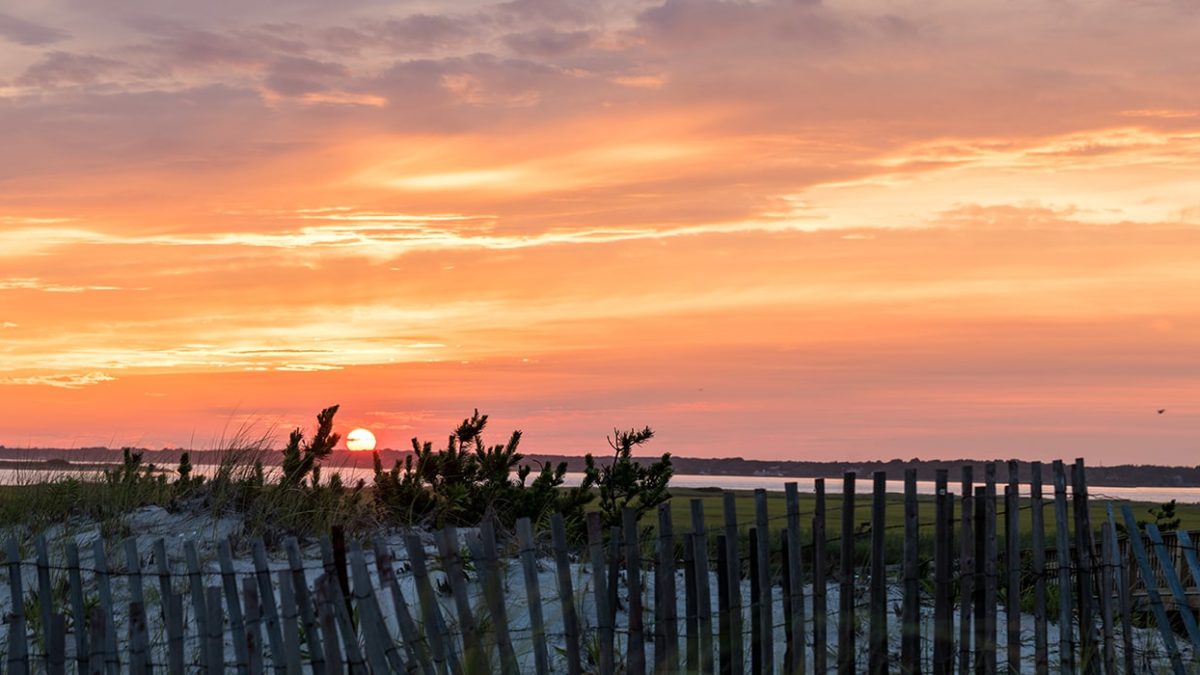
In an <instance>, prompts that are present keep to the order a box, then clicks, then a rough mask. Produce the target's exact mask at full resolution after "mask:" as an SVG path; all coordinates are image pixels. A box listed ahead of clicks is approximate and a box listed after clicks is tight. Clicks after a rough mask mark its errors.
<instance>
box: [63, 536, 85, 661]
mask: <svg viewBox="0 0 1200 675" xmlns="http://www.w3.org/2000/svg"><path fill="white" fill-rule="evenodd" d="M67 585H68V586H69V587H70V592H71V618H72V620H73V621H74V623H75V662H76V665H75V668H76V671H77V672H79V673H86V672H87V669H88V655H89V653H90V650H89V648H88V631H87V610H86V609H85V607H84V602H83V575H82V574H80V571H79V545H78V544H76V543H75V542H74V541H68V542H67Z"/></svg>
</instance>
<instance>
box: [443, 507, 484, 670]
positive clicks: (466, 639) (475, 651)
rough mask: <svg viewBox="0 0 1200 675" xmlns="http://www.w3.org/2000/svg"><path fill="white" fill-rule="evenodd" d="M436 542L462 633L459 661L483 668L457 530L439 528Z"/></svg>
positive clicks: (481, 647) (473, 667)
mask: <svg viewBox="0 0 1200 675" xmlns="http://www.w3.org/2000/svg"><path fill="white" fill-rule="evenodd" d="M437 542H438V553H439V555H440V557H441V559H442V569H444V570H445V571H446V580H447V581H448V582H449V583H450V596H451V598H452V599H453V600H454V608H455V610H456V613H457V615H458V629H459V631H460V632H461V633H462V655H463V661H464V662H465V663H466V664H467V667H468V668H472V669H474V670H476V671H478V672H484V671H486V670H487V660H486V655H485V654H484V650H483V645H482V644H480V641H479V637H478V630H477V627H476V624H475V614H474V612H473V611H472V608H471V596H470V595H469V593H468V592H467V577H466V574H465V573H464V572H463V564H462V559H461V558H460V557H459V555H458V530H457V529H456V528H455V527H453V526H448V527H445V528H443V529H442V530H441V531H440V532H439V533H438V534H437Z"/></svg>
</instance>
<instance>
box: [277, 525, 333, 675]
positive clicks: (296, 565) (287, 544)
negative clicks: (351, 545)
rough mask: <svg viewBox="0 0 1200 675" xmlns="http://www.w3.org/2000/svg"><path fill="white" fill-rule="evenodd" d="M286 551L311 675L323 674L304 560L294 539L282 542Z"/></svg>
mask: <svg viewBox="0 0 1200 675" xmlns="http://www.w3.org/2000/svg"><path fill="white" fill-rule="evenodd" d="M283 547H284V549H285V550H286V551H287V556H288V567H289V568H291V570H292V587H293V589H295V591H296V605H297V606H298V607H299V608H300V621H301V623H302V624H303V626H304V641H305V643H307V644H308V653H309V660H310V663H311V666H312V670H313V675H323V674H324V672H325V648H324V645H323V644H322V643H321V635H320V630H319V629H318V627H317V618H316V615H315V614H314V613H313V601H312V596H311V595H310V594H309V592H308V579H307V577H306V576H305V574H304V560H303V559H302V558H301V557H300V542H298V541H296V538H295V537H288V538H287V539H284V540H283Z"/></svg>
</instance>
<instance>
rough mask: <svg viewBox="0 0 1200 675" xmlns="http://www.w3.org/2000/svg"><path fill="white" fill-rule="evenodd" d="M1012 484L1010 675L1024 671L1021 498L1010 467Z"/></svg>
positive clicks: (1007, 562)
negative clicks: (1022, 655) (1022, 650)
mask: <svg viewBox="0 0 1200 675" xmlns="http://www.w3.org/2000/svg"><path fill="white" fill-rule="evenodd" d="M1008 480H1009V483H1008V485H1005V486H1004V571H1005V578H1006V582H1007V583H1006V584H1005V593H1004V616H1005V624H1006V627H1007V630H1006V631H1005V641H1004V645H1005V651H1006V652H1007V654H1008V658H1007V664H1006V665H1007V670H1008V673H1009V675H1018V674H1019V673H1020V672H1021V543H1020V541H1019V540H1018V537H1019V532H1020V527H1021V526H1020V522H1021V521H1020V516H1021V512H1020V511H1019V508H1020V504H1019V501H1018V499H1019V497H1020V493H1018V492H1017V476H1016V469H1015V468H1013V466H1012V463H1010V464H1009V477H1008Z"/></svg>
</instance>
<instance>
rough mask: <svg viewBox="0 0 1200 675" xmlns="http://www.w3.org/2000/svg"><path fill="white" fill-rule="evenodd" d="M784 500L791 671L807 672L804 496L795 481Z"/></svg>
mask: <svg viewBox="0 0 1200 675" xmlns="http://www.w3.org/2000/svg"><path fill="white" fill-rule="evenodd" d="M783 491H784V499H785V501H786V506H787V539H786V540H785V541H786V544H785V546H784V550H785V551H786V552H787V565H786V566H785V567H784V569H785V570H787V583H786V584H785V585H784V593H786V594H787V595H786V597H787V598H788V599H789V603H788V604H789V605H790V607H789V611H788V612H787V618H788V632H787V638H788V639H787V642H788V650H787V653H788V654H789V655H790V659H789V662H788V673H803V672H804V671H805V669H806V666H807V665H808V664H807V658H806V654H805V652H806V650H805V648H804V624H805V612H804V559H803V554H802V547H801V542H800V495H799V492H798V490H797V488H796V483H795V482H789V483H785V484H784V486H783Z"/></svg>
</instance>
